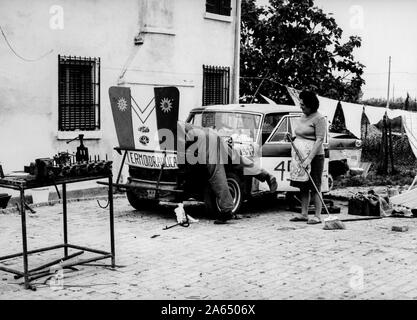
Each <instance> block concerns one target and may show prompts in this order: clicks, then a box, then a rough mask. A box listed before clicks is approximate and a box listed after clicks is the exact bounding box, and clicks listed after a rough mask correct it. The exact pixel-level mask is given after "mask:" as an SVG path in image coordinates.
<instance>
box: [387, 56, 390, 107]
mask: <svg viewBox="0 0 417 320" xmlns="http://www.w3.org/2000/svg"><path fill="white" fill-rule="evenodd" d="M390 80H391V56H389V61H388V89H387V106H386V108H387V109H388V108H389V87H390Z"/></svg>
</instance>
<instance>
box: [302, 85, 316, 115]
mask: <svg viewBox="0 0 417 320" xmlns="http://www.w3.org/2000/svg"><path fill="white" fill-rule="evenodd" d="M299 97H300V99H301V100H303V102H304V105H305V106H306V107H307V108H309V109H310V110H311V111H312V112H316V111H317V109H318V108H319V104H320V102H319V99H318V98H317V96H316V94H315V93H314V92H313V91H308V90H303V91H301V93H300V96H299Z"/></svg>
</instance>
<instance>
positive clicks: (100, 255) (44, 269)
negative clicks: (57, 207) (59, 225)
mask: <svg viewBox="0 0 417 320" xmlns="http://www.w3.org/2000/svg"><path fill="white" fill-rule="evenodd" d="M104 178H108V180H109V182H108V187H109V191H108V201H109V213H110V250H111V251H110V252H106V251H102V250H97V249H92V248H87V247H83V246H78V245H74V244H70V243H69V242H68V225H67V188H66V186H67V184H69V183H76V182H83V181H89V180H98V179H104ZM60 184H61V185H62V208H63V229H64V242H63V243H61V244H57V245H54V246H49V247H44V248H39V249H35V250H30V251H28V249H27V235H26V210H25V190H27V189H33V188H39V187H46V186H57V185H60ZM0 187H1V188H8V189H14V190H18V191H19V192H20V213H21V223H22V245H23V251H22V252H20V253H15V254H10V255H7V256H2V257H0V262H1V261H4V260H7V259H12V258H16V257H20V256H23V272H22V271H19V270H15V269H11V268H7V267H4V266H1V265H0V270H2V271H6V272H9V273H13V274H15V279H19V278H24V286H25V288H26V289H32V290H36V288H35V287H34V286H32V285H31V284H30V282H31V281H33V280H35V279H39V278H41V277H44V276H45V275H48V274H51V272H50V270H49V269H48V268H49V267H51V266H53V265H57V264H58V263H60V262H62V261H65V260H69V259H71V258H74V257H76V256H79V255H80V254H82V253H83V252H84V251H88V252H92V253H95V254H97V256H95V257H92V258H89V259H84V260H79V261H76V262H73V263H68V264H66V265H65V267H63V268H72V267H74V266H76V265H86V264H88V263H91V262H93V261H98V260H103V259H108V258H111V267H112V268H115V267H116V260H115V258H116V256H115V244H114V215H113V176H112V174H111V173H109V174H102V175H94V176H85V177H71V178H62V179H56V180H54V181H48V182H46V181H45V182H38V181H36V180H34V179H30V178H28V177H15V176H6V177H4V178H3V179H0ZM61 248H63V249H64V256H63V258H61V259H57V260H54V261H50V262H48V263H45V264H43V265H41V266H38V267H36V268H33V269H29V264H28V255H30V254H34V253H39V252H44V251H49V250H55V249H61ZM69 248H72V249H78V250H83V251H79V252H76V253H73V254H70V255H69V254H68V249H69ZM103 266H105V265H103Z"/></svg>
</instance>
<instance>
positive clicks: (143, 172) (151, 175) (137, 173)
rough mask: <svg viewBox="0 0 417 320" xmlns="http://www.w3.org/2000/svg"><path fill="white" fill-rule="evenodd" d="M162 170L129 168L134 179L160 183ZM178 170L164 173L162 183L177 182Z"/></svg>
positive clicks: (166, 170)
mask: <svg viewBox="0 0 417 320" xmlns="http://www.w3.org/2000/svg"><path fill="white" fill-rule="evenodd" d="M160 172H161V170H160V169H145V168H139V167H133V166H129V175H130V176H131V177H132V178H136V179H141V180H147V181H155V182H156V181H158V178H159V174H160ZM177 176H178V170H176V169H165V170H164V171H163V172H162V176H161V180H160V181H161V182H177Z"/></svg>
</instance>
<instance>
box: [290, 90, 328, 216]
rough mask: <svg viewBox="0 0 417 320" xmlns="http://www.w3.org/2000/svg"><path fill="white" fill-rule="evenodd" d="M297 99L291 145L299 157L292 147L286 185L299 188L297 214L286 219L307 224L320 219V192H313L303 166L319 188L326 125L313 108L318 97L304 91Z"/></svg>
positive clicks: (320, 115)
mask: <svg viewBox="0 0 417 320" xmlns="http://www.w3.org/2000/svg"><path fill="white" fill-rule="evenodd" d="M299 98H300V106H301V110H302V112H303V115H302V116H301V117H300V119H299V120H298V123H297V124H296V126H295V140H294V146H295V147H296V148H297V149H298V151H299V153H300V155H301V157H302V159H299V158H298V156H297V153H296V152H295V150H292V160H291V172H290V179H291V182H290V185H291V186H293V187H296V188H299V189H300V193H301V215H297V216H296V217H294V218H292V219H291V220H290V221H307V223H308V224H317V223H321V222H322V220H321V209H322V204H321V201H320V195H319V194H317V192H316V190H315V188H314V186H313V184H312V183H311V181H310V179H309V177H308V175H307V174H306V173H305V170H304V169H303V168H305V169H307V170H309V172H310V176H311V178H312V180H313V181H314V184H315V185H316V187H317V189H318V190H319V191H320V190H321V178H322V174H323V166H324V148H323V142H324V138H325V136H326V131H327V124H326V118H325V117H324V116H323V115H322V114H320V113H319V112H318V111H317V110H318V108H319V100H318V98H317V96H316V95H315V93H314V92H312V91H307V90H304V91H302V92H301V93H300V96H299ZM310 192H311V196H312V198H313V201H314V206H315V216H314V218H312V219H308V206H309V203H310Z"/></svg>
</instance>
